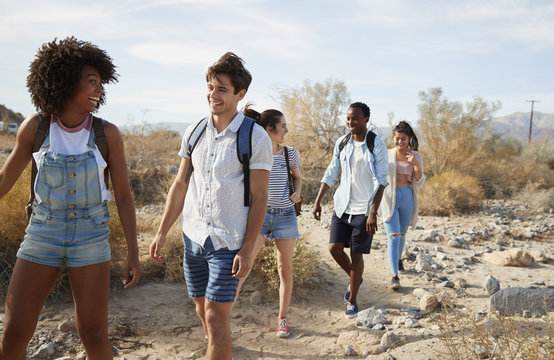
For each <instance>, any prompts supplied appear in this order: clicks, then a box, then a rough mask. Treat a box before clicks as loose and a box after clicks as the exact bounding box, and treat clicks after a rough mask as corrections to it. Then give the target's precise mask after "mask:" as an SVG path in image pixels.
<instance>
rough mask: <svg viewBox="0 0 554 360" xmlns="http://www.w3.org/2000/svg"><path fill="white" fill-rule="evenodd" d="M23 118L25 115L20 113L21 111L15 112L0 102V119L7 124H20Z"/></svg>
mask: <svg viewBox="0 0 554 360" xmlns="http://www.w3.org/2000/svg"><path fill="white" fill-rule="evenodd" d="M23 120H25V116H23V115H21V113H16V112H14V111H13V110H11V109H8V108H7V107H5V106H4V105H2V104H0V121H2V122H5V123H7V124H9V123H16V124H17V125H20V124H21V123H22V122H23Z"/></svg>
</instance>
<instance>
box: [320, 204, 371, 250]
mask: <svg viewBox="0 0 554 360" xmlns="http://www.w3.org/2000/svg"><path fill="white" fill-rule="evenodd" d="M366 223H367V216H365V215H350V214H346V213H345V214H342V216H341V217H340V218H339V217H338V216H337V214H336V213H335V212H334V211H333V217H332V219H331V230H330V238H329V242H330V243H343V244H344V247H346V248H348V247H350V248H351V249H350V251H351V252H353V253H358V254H369V253H370V251H371V242H372V240H373V235H371V234H369V233H368V232H367V230H366Z"/></svg>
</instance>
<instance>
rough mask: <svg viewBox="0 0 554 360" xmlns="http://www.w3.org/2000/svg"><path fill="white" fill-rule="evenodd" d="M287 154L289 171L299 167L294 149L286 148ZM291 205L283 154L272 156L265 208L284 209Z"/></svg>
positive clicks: (298, 160)
mask: <svg viewBox="0 0 554 360" xmlns="http://www.w3.org/2000/svg"><path fill="white" fill-rule="evenodd" d="M287 151H288V153H289V166H290V168H291V169H297V168H299V167H300V159H299V158H298V153H297V152H296V149H295V148H293V147H290V146H287ZM292 205H293V203H292V201H290V193H289V183H288V174H287V163H286V162H285V154H284V153H283V155H273V166H272V167H271V173H270V174H269V187H268V201H267V206H268V207H270V208H279V209H284V208H288V207H291V206H292Z"/></svg>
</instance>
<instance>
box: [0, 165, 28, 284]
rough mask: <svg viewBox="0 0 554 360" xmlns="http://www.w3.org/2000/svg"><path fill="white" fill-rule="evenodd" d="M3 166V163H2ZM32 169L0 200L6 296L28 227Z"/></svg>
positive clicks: (0, 269) (0, 279)
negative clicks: (27, 205)
mask: <svg viewBox="0 0 554 360" xmlns="http://www.w3.org/2000/svg"><path fill="white" fill-rule="evenodd" d="M2 164H3V161H2ZM30 182H31V171H30V167H27V169H26V170H25V171H24V172H23V174H22V175H21V177H20V178H19V180H18V181H17V182H16V183H15V184H14V186H13V187H12V189H11V190H10V192H8V193H7V194H6V195H5V196H4V197H3V198H2V200H0V219H2V226H1V227H0V293H2V294H5V292H6V290H7V287H8V284H9V281H10V277H11V274H12V271H13V266H14V265H15V259H16V257H15V255H16V253H17V250H18V249H19V245H20V244H21V242H22V241H23V236H24V235H25V228H26V227H27V224H28V221H27V213H26V211H25V205H26V204H27V201H28V200H29V189H30Z"/></svg>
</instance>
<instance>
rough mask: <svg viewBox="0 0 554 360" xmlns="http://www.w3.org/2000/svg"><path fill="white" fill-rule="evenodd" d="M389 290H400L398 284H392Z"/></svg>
mask: <svg viewBox="0 0 554 360" xmlns="http://www.w3.org/2000/svg"><path fill="white" fill-rule="evenodd" d="M390 288H391V289H393V290H396V289H399V288H400V284H393V285H391V286H390Z"/></svg>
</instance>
